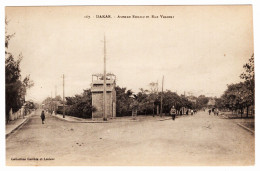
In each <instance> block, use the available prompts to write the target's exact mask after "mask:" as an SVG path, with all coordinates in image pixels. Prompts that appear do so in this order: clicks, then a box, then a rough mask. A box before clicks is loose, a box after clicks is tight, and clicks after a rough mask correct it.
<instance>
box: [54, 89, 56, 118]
mask: <svg viewBox="0 0 260 171" xmlns="http://www.w3.org/2000/svg"><path fill="white" fill-rule="evenodd" d="M56 97H57V86H56V85H55V97H54V98H56ZM56 106H57V103H56V99H55V101H54V113H55V115H56Z"/></svg>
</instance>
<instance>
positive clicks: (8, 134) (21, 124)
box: [5, 117, 30, 138]
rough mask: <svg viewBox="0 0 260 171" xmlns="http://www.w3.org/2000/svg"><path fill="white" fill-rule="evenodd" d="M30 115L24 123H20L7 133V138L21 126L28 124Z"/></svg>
mask: <svg viewBox="0 0 260 171" xmlns="http://www.w3.org/2000/svg"><path fill="white" fill-rule="evenodd" d="M29 118H30V117H27V118H26V119H25V120H24V121H23V122H22V123H20V124H19V125H18V126H17V127H15V128H14V129H13V130H12V131H11V132H9V133H7V134H5V138H7V137H9V136H10V135H11V134H12V133H14V132H15V131H16V130H18V129H19V128H21V127H22V126H23V125H24V124H26V123H27V122H28V120H29Z"/></svg>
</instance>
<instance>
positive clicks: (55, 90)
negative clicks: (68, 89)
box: [54, 85, 57, 98]
mask: <svg viewBox="0 0 260 171" xmlns="http://www.w3.org/2000/svg"><path fill="white" fill-rule="evenodd" d="M56 96H57V86H56V85H55V96H54V98H55V97H56Z"/></svg>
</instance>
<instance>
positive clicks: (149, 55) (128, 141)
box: [5, 5, 255, 166]
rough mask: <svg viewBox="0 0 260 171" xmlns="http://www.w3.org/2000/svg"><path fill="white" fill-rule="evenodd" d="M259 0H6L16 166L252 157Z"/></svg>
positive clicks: (216, 161)
mask: <svg viewBox="0 0 260 171" xmlns="http://www.w3.org/2000/svg"><path fill="white" fill-rule="evenodd" d="M253 39H254V37H253V11H252V5H196V6H195V5H194V6H192V5H191V6H188V5H186V6H185V5H179V6H16V7H14V6H6V7H5V93H6V98H5V111H6V113H5V127H6V129H5V136H6V165H7V166H254V165H255V71H254V68H255V67H254V66H255V65H254V42H253Z"/></svg>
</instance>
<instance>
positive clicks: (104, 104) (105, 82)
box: [103, 36, 107, 121]
mask: <svg viewBox="0 0 260 171" xmlns="http://www.w3.org/2000/svg"><path fill="white" fill-rule="evenodd" d="M106 75H107V73H106V37H105V36H104V77H103V79H104V90H103V111H104V116H103V120H104V121H106V120H107V114H106V94H107V77H106Z"/></svg>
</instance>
